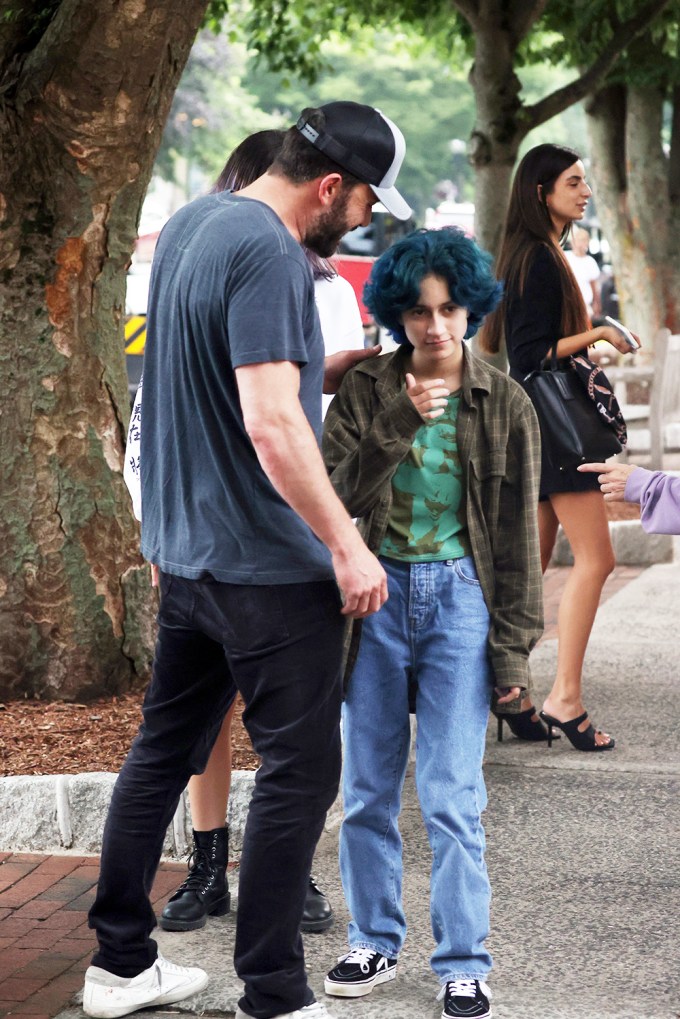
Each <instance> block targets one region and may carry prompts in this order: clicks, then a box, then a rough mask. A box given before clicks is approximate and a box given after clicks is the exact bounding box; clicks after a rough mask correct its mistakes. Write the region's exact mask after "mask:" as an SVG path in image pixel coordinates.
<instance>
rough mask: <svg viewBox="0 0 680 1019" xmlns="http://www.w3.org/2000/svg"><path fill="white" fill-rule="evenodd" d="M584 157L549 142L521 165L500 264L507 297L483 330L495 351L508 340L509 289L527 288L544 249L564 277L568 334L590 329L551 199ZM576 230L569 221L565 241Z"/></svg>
mask: <svg viewBox="0 0 680 1019" xmlns="http://www.w3.org/2000/svg"><path fill="white" fill-rule="evenodd" d="M580 158H581V157H580V156H579V154H578V153H577V152H574V151H573V149H568V148H566V147H564V146H563V145H551V144H549V143H548V144H545V145H536V146H535V148H533V149H530V150H529V152H527V154H526V155H525V156H524V158H523V159H522V161H521V162H520V164H519V166H518V167H517V172H516V173H515V179H514V181H513V184H512V191H511V193H510V204H509V205H508V214H507V217H506V220H505V228H504V231H503V240H502V241H501V249H500V254H499V256H498V261H497V264H496V275H497V276H498V278H499V279H501V280H503V283H504V285H505V293H506V298H505V299H504V300H503V302H502V303H501V304H500V306H499V307H498V308H497V309H496V310H495V311H494V312H493V313H492V314H491V315H489V316H488V317H487V319H486V320H485V322H484V326H483V328H482V331H481V333H480V343H481V346H482V347H483V349H484V350H486V351H488V353H490V354H496V353H498V351H499V349H500V346H501V343H502V342H503V334H504V331H505V330H504V322H505V309H506V301H507V294H508V292H509V291H514V292H516V293H517V292H518V293H519V294H522V293H523V292H524V286H525V283H526V278H527V273H528V271H529V267H530V266H531V263H532V262H533V259H534V256H535V255H536V251H537V249H538V248H539V247H543V248H545V249H547V251H548V252H549V253H550V255H551V256H552V258H553V259H554V261H555V265H556V267H557V270H558V272H559V275H560V284H561V288H562V323H561V333H562V336H573V335H575V334H577V333H582V332H585V331H586V329H589V328H590V322H589V321H588V312H587V311H586V306H585V303H584V301H583V297H582V295H581V291H580V290H579V287H578V284H577V282H576V279H575V277H574V274H573V273H572V271H571V269H570V267H569V263H568V262H567V260H566V258H565V257H564V252H563V251H562V248H561V247H560V245H559V244H557V243H556V242H555V239H554V230H555V227H554V224H553V221H552V219H551V218H550V212H549V210H548V205H547V202H546V198H547V196H548V195H549V194H551V193H552V191H553V189H554V187H555V181H556V180H557V178H558V177H559V176H560V174H562V173H564V171H565V170H567V169H568V168H569V167H570V166H573V165H574V163H575V162H576V161H577V160H579V159H580ZM539 185H540V192H539ZM570 229H571V223H567V225H566V226H565V228H564V230H563V232H562V236H561V237H560V241H561V242H564V241H565V240H566V237H567V235H568V233H569V230H570ZM555 339H556V340H558V339H560V337H555Z"/></svg>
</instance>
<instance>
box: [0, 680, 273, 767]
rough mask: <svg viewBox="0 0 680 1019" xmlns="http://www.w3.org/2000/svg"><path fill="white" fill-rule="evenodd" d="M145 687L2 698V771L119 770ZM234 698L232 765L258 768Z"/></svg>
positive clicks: (136, 723) (134, 729) (138, 718)
mask: <svg viewBox="0 0 680 1019" xmlns="http://www.w3.org/2000/svg"><path fill="white" fill-rule="evenodd" d="M143 697H144V692H143V691H140V692H137V693H128V694H124V695H122V696H120V697H111V698H106V699H100V700H96V701H91V702H90V703H88V704H67V703H65V702H63V701H55V702H49V703H48V702H46V701H38V700H23V701H8V702H7V703H5V704H0V775H78V774H80V773H81V772H84V771H113V772H117V771H119V770H120V766H121V764H122V763H123V760H124V759H125V755H126V754H127V752H128V750H129V749H130V744H131V743H132V740H133V738H134V736H135V734H136V732H137V729H138V728H139V723H140V722H141V720H142V714H141V705H142V699H143ZM242 711H243V704H242V702H241V701H240V698H239V699H238V701H237V705H236V712H235V715H234V723H233V725H232V748H233V766H234V768H240V769H243V770H245V771H252V770H254V769H255V768H257V766H258V763H259V758H258V757H257V755H256V754H255V753H254V752H253V748H252V745H251V743H250V738H249V736H248V733H247V732H246V731H245V729H244V728H243V724H242V722H241V712H242Z"/></svg>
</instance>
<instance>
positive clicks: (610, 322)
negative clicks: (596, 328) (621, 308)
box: [604, 315, 640, 350]
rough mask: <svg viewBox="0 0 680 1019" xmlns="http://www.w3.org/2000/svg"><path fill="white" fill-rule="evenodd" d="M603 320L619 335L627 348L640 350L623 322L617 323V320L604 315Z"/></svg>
mask: <svg viewBox="0 0 680 1019" xmlns="http://www.w3.org/2000/svg"><path fill="white" fill-rule="evenodd" d="M604 320H605V322H606V323H607V325H608V326H613V327H614V329H616V330H617V332H619V333H621V335H622V336H623V338H624V340H625V341H626V343H627V344H628V346H629V347H631V348H632V349H633V350H639V349H640V344H639V343H638V341H637V340H636V339H635V337H634V336H633V334H632V333H631V331H630V329H626V327H625V326H624V324H623V322H619V321H618V320H617V319H615V318H612V317H611V315H605V317H604Z"/></svg>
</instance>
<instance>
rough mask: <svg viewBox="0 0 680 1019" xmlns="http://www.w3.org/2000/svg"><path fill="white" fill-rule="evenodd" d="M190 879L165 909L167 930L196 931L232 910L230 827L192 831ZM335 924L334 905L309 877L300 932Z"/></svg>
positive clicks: (160, 921) (314, 930) (326, 927)
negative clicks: (214, 918) (228, 874)
mask: <svg viewBox="0 0 680 1019" xmlns="http://www.w3.org/2000/svg"><path fill="white" fill-rule="evenodd" d="M193 838H194V848H193V850H192V852H191V855H190V857H189V876H188V877H187V879H186V880H185V881H184V882H183V883H182V884H181V885H180V886H179V888H178V889H177V891H176V892H175V894H174V895H173V896H172V898H171V899H170V900H169V901H168V904H167V905H166V907H165V909H164V910H163V912H162V914H161V917H160V920H159V923H160V926H161V927H162V928H163V930H166V931H196V930H198V929H199V928H200V927H205V923H206V920H207V919H208V917H209V916H224V915H225V913H228V912H229V910H230V908H231V894H230V892H229V881H228V879H227V864H228V862H229V828H228V827H227V825H225V826H224V827H222V828H213V829H212V830H211V831H196V829H194V832H193ZM332 923H333V910H332V908H331V904H330V902H329V901H328V899H327V898H326V896H325V895H324V893H323V892H322V891H321V889H320V888H319V886H318V885H317V883H316V880H315V879H314V877H310V878H309V883H308V885H307V896H306V899H305V909H304V913H303V915H302V923H301V924H300V930H301V931H305V933H310V932H318V931H325V930H328V928H329V927H330V926H331V924H332Z"/></svg>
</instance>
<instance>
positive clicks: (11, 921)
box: [0, 566, 643, 1019]
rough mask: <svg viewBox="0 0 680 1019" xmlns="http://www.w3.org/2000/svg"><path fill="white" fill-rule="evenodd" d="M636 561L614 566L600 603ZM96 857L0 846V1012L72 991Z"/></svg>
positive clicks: (166, 879) (560, 575)
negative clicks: (19, 850) (7, 849)
mask: <svg viewBox="0 0 680 1019" xmlns="http://www.w3.org/2000/svg"><path fill="white" fill-rule="evenodd" d="M642 569H643V567H634V566H617V567H616V570H615V571H614V573H613V574H612V575H611V577H610V578H609V579H608V581H607V583H606V585H605V589H604V591H603V594H602V600H601V601H602V602H604V601H606V600H607V599H608V598H610V597H611V596H612V595H613V594H614V593H615V592H616V591H618V590H620V588H621V587H623V586H624V585H625V584H627V583H629V581H631V580H633V579H634V578H635V577H637V576H639V574H640V573H641V572H642ZM568 571H569V567H551V568H550V569H549V570H548V571H547V573H546V575H545V578H544V583H545V624H546V628H545V635H544V639H546V638H548V639H549V638H552V637H556V636H557V609H558V606H559V601H560V597H561V594H562V589H563V587H564V582H565V578H566V576H567V574H568ZM98 864H99V860H98V858H97V857H86V856H38V855H33V854H30V853H0V1019H3V1017H6V1016H17V1017H19V1019H53V1017H54V1016H56V1015H57V1014H58V1013H59V1012H60V1011H62V1010H63V1009H64V1008H65V1007H66V1006H67V1005H68V1003H69V1002H70V1001H71V999H72V998H73V995H74V994H75V992H76V991H78V990H80V988H81V987H82V982H83V973H84V972H85V969H86V967H87V966H88V963H89V959H90V956H91V954H92V951H93V948H94V945H95V939H94V934H93V932H92V931H91V930H89V928H88V926H87V911H88V909H89V907H90V904H91V902H92V900H93V898H94V886H95V884H96V881H97V873H98ZM185 873H186V869H185V865H184V864H182V863H164V864H162V865H161V868H160V870H159V872H158V875H157V877H156V881H155V883H154V886H153V890H152V895H151V897H152V902H153V904H154V907H155V909H156V911H157V912H159V911H160V910H162V908H163V906H164V905H165V902H166V900H167V899H168V898H169V896H170V895H171V893H172V892H173V891H174V890H175V888H176V887H177V884H178V883H179V880H180V879H181V876H182V875H184V874H185Z"/></svg>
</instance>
